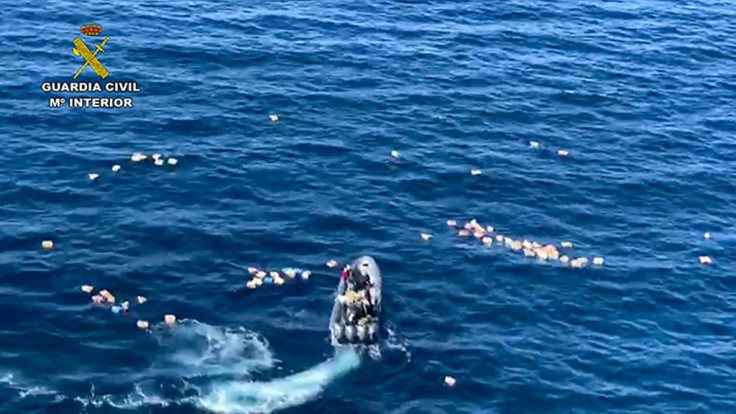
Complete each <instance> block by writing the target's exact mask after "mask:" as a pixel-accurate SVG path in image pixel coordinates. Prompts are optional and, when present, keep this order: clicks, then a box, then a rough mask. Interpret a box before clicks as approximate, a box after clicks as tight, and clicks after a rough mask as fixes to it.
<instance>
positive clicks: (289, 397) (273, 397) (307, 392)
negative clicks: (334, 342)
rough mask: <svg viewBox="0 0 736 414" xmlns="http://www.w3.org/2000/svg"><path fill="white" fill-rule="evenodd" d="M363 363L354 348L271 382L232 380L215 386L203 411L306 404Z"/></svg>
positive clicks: (235, 412)
mask: <svg viewBox="0 0 736 414" xmlns="http://www.w3.org/2000/svg"><path fill="white" fill-rule="evenodd" d="M359 363H360V356H359V355H358V353H357V352H356V351H355V350H354V349H352V348H345V349H338V350H336V352H335V356H334V357H333V358H331V359H329V360H327V361H325V362H322V363H320V364H318V365H315V366H314V367H312V368H309V369H307V370H306V371H302V372H299V373H297V374H294V375H290V376H288V377H285V378H279V379H275V380H272V381H268V382H239V381H229V382H223V383H215V384H212V387H211V390H210V392H209V393H208V394H207V395H205V396H203V397H202V398H200V400H199V404H200V405H201V406H202V408H205V409H207V410H210V411H213V412H217V413H232V414H256V413H271V412H273V411H276V410H283V409H285V408H288V407H293V406H296V405H300V404H304V403H306V402H308V401H310V400H312V399H313V398H315V397H316V396H317V395H319V393H321V392H322V390H323V389H324V388H325V387H326V386H327V385H328V384H330V383H331V382H332V381H334V380H335V379H337V378H339V377H341V376H343V375H345V374H347V373H348V372H349V371H351V370H353V369H354V368H356V367H357V366H358V365H359Z"/></svg>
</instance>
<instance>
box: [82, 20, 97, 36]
mask: <svg viewBox="0 0 736 414" xmlns="http://www.w3.org/2000/svg"><path fill="white" fill-rule="evenodd" d="M79 31H80V32H82V34H83V35H85V36H99V35H100V33H102V26H100V25H99V24H97V23H92V22H90V23H89V24H85V25H82V27H81V28H80V29H79Z"/></svg>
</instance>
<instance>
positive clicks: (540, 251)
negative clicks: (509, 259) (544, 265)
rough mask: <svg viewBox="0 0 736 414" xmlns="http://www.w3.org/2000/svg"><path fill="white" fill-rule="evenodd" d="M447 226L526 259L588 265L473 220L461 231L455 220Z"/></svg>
mask: <svg viewBox="0 0 736 414" xmlns="http://www.w3.org/2000/svg"><path fill="white" fill-rule="evenodd" d="M447 225H448V226H449V227H450V228H452V229H456V230H458V232H457V235H458V236H459V237H470V236H471V235H472V236H473V237H475V238H476V239H478V240H480V241H481V243H483V244H484V245H486V246H491V245H492V244H493V242H494V240H495V241H496V243H498V244H501V245H503V246H505V247H506V248H508V249H510V250H513V251H517V252H521V253H523V254H524V256H526V257H537V258H539V259H542V260H545V261H547V260H556V261H559V262H560V263H562V264H564V265H569V266H571V267H584V266H585V265H586V264H588V259H587V258H586V257H577V258H570V257H569V256H568V255H567V254H564V253H563V252H560V250H559V249H558V248H557V246H555V245H553V244H545V245H542V244H540V243H537V242H536V241H530V240H526V239H524V240H515V239H513V238H511V237H508V236H504V235H502V234H498V233H497V232H495V229H494V228H493V226H485V227H483V226H482V225H481V224H479V223H478V221H477V220H475V219H473V220H470V221H468V222H467V223H465V224H464V225H463V227H462V228H461V229H459V227H458V223H457V221H455V220H447ZM422 238H424V239H427V237H425V236H424V235H422ZM560 247H561V248H563V249H572V243H571V242H568V241H564V242H562V243H560ZM568 254H569V253H568ZM593 264H594V265H598V266H602V265H603V258H602V257H594V258H593Z"/></svg>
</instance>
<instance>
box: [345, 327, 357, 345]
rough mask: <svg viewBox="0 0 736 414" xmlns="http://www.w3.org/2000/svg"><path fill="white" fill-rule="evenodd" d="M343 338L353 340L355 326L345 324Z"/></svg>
mask: <svg viewBox="0 0 736 414" xmlns="http://www.w3.org/2000/svg"><path fill="white" fill-rule="evenodd" d="M345 339H347V340H348V341H350V342H355V326H353V325H346V326H345Z"/></svg>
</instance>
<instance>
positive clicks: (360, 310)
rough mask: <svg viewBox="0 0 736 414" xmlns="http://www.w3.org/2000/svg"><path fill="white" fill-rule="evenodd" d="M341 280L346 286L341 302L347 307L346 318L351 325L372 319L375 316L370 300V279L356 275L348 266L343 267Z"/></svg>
mask: <svg viewBox="0 0 736 414" xmlns="http://www.w3.org/2000/svg"><path fill="white" fill-rule="evenodd" d="M342 279H343V281H344V282H345V284H346V287H345V295H343V298H344V299H343V301H344V303H346V305H347V309H346V310H347V312H346V314H347V318H348V321H349V322H351V323H355V322H357V321H361V320H365V319H366V318H367V319H370V318H372V317H373V316H374V315H375V307H374V304H373V299H372V298H371V287H372V286H373V285H372V284H371V281H370V278H368V277H367V276H365V275H362V274H361V275H357V274H356V272H355V271H353V269H352V268H351V267H350V265H347V266H345V268H344V269H343V271H342Z"/></svg>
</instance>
